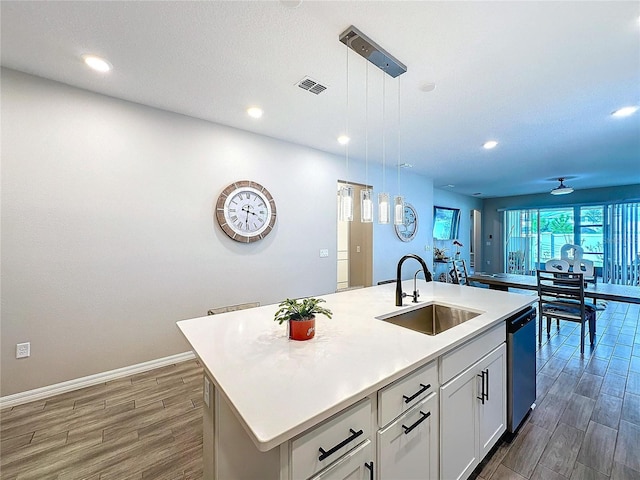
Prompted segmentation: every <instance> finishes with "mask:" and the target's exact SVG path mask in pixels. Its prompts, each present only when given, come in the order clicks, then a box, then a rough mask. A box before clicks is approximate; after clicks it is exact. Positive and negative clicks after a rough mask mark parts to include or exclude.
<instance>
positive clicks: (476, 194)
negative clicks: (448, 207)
mask: <svg viewBox="0 0 640 480" xmlns="http://www.w3.org/2000/svg"><path fill="white" fill-rule="evenodd" d="M478 195H482V192H476V193H474V194H473V196H474V197H477V196H478Z"/></svg>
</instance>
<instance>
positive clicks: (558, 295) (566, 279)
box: [537, 270, 596, 353]
mask: <svg viewBox="0 0 640 480" xmlns="http://www.w3.org/2000/svg"><path fill="white" fill-rule="evenodd" d="M537 280H538V316H539V318H540V319H539V322H538V343H542V321H543V318H545V317H546V320H547V337H549V335H550V332H549V331H550V330H551V320H552V319H553V318H555V319H556V324H557V327H558V330H560V320H567V321H570V322H578V323H580V353H584V325H585V323H587V324H588V328H589V342H590V344H591V345H592V346H593V344H594V341H595V335H596V309H595V307H593V306H592V305H587V304H585V301H584V298H585V297H584V276H583V274H582V273H573V272H572V273H567V272H548V271H546V270H538V271H537Z"/></svg>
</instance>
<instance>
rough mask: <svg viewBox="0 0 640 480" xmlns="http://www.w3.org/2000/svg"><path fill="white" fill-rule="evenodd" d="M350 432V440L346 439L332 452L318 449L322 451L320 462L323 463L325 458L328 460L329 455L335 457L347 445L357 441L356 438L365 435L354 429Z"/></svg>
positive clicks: (331, 450) (332, 449)
mask: <svg viewBox="0 0 640 480" xmlns="http://www.w3.org/2000/svg"><path fill="white" fill-rule="evenodd" d="M349 431H350V432H351V435H350V436H349V437H348V438H345V439H344V440H343V441H341V442H340V443H339V444H337V445H336V446H335V447H333V448H331V449H330V450H328V451H325V450H324V448H322V447H320V448H319V449H318V450H319V451H320V456H319V457H318V460H320V461H322V460H324V459H325V458H327V457H328V456H329V455H333V454H334V453H336V452H337V451H338V450H340V449H341V448H342V447H344V446H345V445H346V444H347V443H349V442H351V441H352V440H355V439H356V438H358V437H359V436H360V435H362V434H363V433H364V432H363V431H362V430H358V431H357V432H356V431H355V430H354V429H353V428H350V429H349Z"/></svg>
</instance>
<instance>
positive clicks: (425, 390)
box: [378, 362, 438, 427]
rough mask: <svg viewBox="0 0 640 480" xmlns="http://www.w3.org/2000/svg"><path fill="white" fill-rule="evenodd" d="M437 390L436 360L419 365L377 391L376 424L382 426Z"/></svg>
mask: <svg viewBox="0 0 640 480" xmlns="http://www.w3.org/2000/svg"><path fill="white" fill-rule="evenodd" d="M436 391H438V368H437V365H436V362H431V363H428V364H427V365H425V366H424V367H420V368H419V369H418V370H416V371H415V372H412V373H410V374H409V375H407V376H406V377H402V378H400V379H398V380H396V381H395V382H393V383H392V384H391V385H387V386H386V387H384V388H383V389H381V390H380V391H379V392H378V424H379V425H380V426H381V427H383V426H385V425H386V424H387V423H389V422H390V421H391V420H393V419H394V418H396V417H397V416H398V415H400V414H401V413H402V412H404V411H405V410H408V409H410V408H411V407H413V406H414V405H416V404H417V403H419V402H420V400H422V399H423V398H425V397H426V396H427V395H429V394H430V393H432V392H436Z"/></svg>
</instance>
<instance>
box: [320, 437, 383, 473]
mask: <svg viewBox="0 0 640 480" xmlns="http://www.w3.org/2000/svg"><path fill="white" fill-rule="evenodd" d="M373 458H374V457H373V446H372V443H371V440H365V442H364V443H363V444H361V445H360V446H359V447H358V448H354V449H353V450H351V451H350V452H349V453H347V454H346V455H343V456H342V457H340V459H339V460H338V461H337V462H335V463H334V464H333V465H331V466H330V467H329V468H327V469H326V470H323V471H322V472H321V473H319V474H318V475H316V476H315V477H313V478H312V479H310V480H336V479H338V478H344V479H347V478H348V479H349V480H369V479H372V478H373V473H372V472H373V468H374V463H373Z"/></svg>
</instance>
